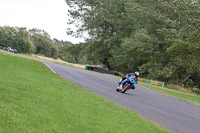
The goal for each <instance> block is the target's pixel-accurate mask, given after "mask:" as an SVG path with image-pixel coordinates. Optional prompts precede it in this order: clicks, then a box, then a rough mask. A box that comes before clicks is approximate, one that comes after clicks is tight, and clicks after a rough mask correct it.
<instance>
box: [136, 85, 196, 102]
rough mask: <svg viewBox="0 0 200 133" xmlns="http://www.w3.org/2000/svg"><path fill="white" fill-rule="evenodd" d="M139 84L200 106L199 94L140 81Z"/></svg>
mask: <svg viewBox="0 0 200 133" xmlns="http://www.w3.org/2000/svg"><path fill="white" fill-rule="evenodd" d="M139 84H140V85H142V86H144V87H147V88H149V89H153V90H155V91H158V92H161V93H163V94H167V95H169V96H173V97H176V98H178V99H181V100H184V101H187V102H190V103H192V104H195V105H197V106H200V96H199V95H195V94H189V93H184V92H180V91H176V90H173V89H168V88H163V87H159V86H154V85H150V84H145V83H141V82H140V83H139Z"/></svg>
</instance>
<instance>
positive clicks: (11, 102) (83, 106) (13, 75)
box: [0, 53, 169, 133]
mask: <svg viewBox="0 0 200 133" xmlns="http://www.w3.org/2000/svg"><path fill="white" fill-rule="evenodd" d="M69 132H70V133H130V132H133V133H134V132H135V133H147V132H148V133H161V132H163V133H165V132H169V131H167V130H166V129H164V128H162V127H160V126H158V125H155V124H153V123H151V122H150V121H148V120H146V119H143V118H141V117H140V116H138V115H137V114H136V113H134V112H131V111H129V110H128V109H125V108H122V107H120V106H118V105H117V104H115V103H113V102H111V101H108V100H106V99H104V98H102V97H100V96H98V95H95V94H94V93H91V92H89V91H87V90H85V89H82V88H81V87H79V86H77V85H75V84H73V83H71V82H69V81H66V80H64V79H62V78H61V77H59V76H58V75H56V74H54V73H52V72H51V70H49V69H48V68H47V67H46V66H45V65H43V64H42V63H40V62H37V61H33V60H29V59H24V58H20V57H15V56H12V55H7V54H3V53H0V133H69Z"/></svg>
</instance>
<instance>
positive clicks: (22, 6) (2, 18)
mask: <svg viewBox="0 0 200 133" xmlns="http://www.w3.org/2000/svg"><path fill="white" fill-rule="evenodd" d="M67 10H68V7H67V4H66V2H65V0H0V26H12V27H14V26H18V27H27V28H28V29H30V28H37V29H41V30H45V31H47V32H48V33H49V34H50V36H51V38H57V39H58V40H64V41H70V42H72V43H79V42H83V41H84V39H83V38H79V39H76V38H73V37H71V36H67V34H66V29H67V27H69V26H68V25H67V20H68V16H67Z"/></svg>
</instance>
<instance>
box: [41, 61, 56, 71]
mask: <svg viewBox="0 0 200 133" xmlns="http://www.w3.org/2000/svg"><path fill="white" fill-rule="evenodd" d="M42 63H44V64H45V65H46V66H47V67H48V68H49V69H50V70H51V71H52V72H53V73H56V72H55V71H54V70H53V69H52V68H50V67H49V66H48V65H47V64H46V63H45V62H44V61H42Z"/></svg>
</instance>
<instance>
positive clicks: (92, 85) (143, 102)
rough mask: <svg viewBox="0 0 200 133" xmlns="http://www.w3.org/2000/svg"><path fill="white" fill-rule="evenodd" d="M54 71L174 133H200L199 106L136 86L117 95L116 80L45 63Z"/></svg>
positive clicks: (94, 73) (98, 74)
mask: <svg viewBox="0 0 200 133" xmlns="http://www.w3.org/2000/svg"><path fill="white" fill-rule="evenodd" d="M42 62H43V63H45V64H46V65H48V66H49V67H50V68H51V69H52V70H53V71H55V72H56V73H57V74H59V75H60V76H61V77H63V78H64V79H66V80H69V81H71V82H73V83H75V84H77V85H79V86H81V87H83V88H85V89H87V90H89V91H91V92H94V93H96V94H98V95H101V96H103V97H105V98H106V99H108V100H111V101H113V102H115V103H117V104H119V105H120V106H122V107H125V108H128V109H129V110H132V111H134V112H137V113H138V114H139V115H140V116H142V117H144V118H146V119H148V120H150V121H152V122H153V123H156V124H158V125H161V126H162V127H165V128H167V129H168V130H170V131H172V132H175V133H200V107H198V106H195V105H193V104H190V103H187V102H185V101H182V100H179V99H176V98H174V97H171V96H168V95H164V94H162V93H159V92H156V91H153V90H151V89H148V88H145V87H142V86H140V85H136V89H135V90H128V91H127V92H126V93H125V94H123V93H119V92H117V91H116V90H115V89H116V86H117V83H118V79H115V78H112V77H110V76H106V75H103V74H100V73H96V72H91V71H86V70H81V69H77V68H72V67H67V66H63V65H59V64H54V63H50V62H46V61H45V62H44V61H42Z"/></svg>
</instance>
